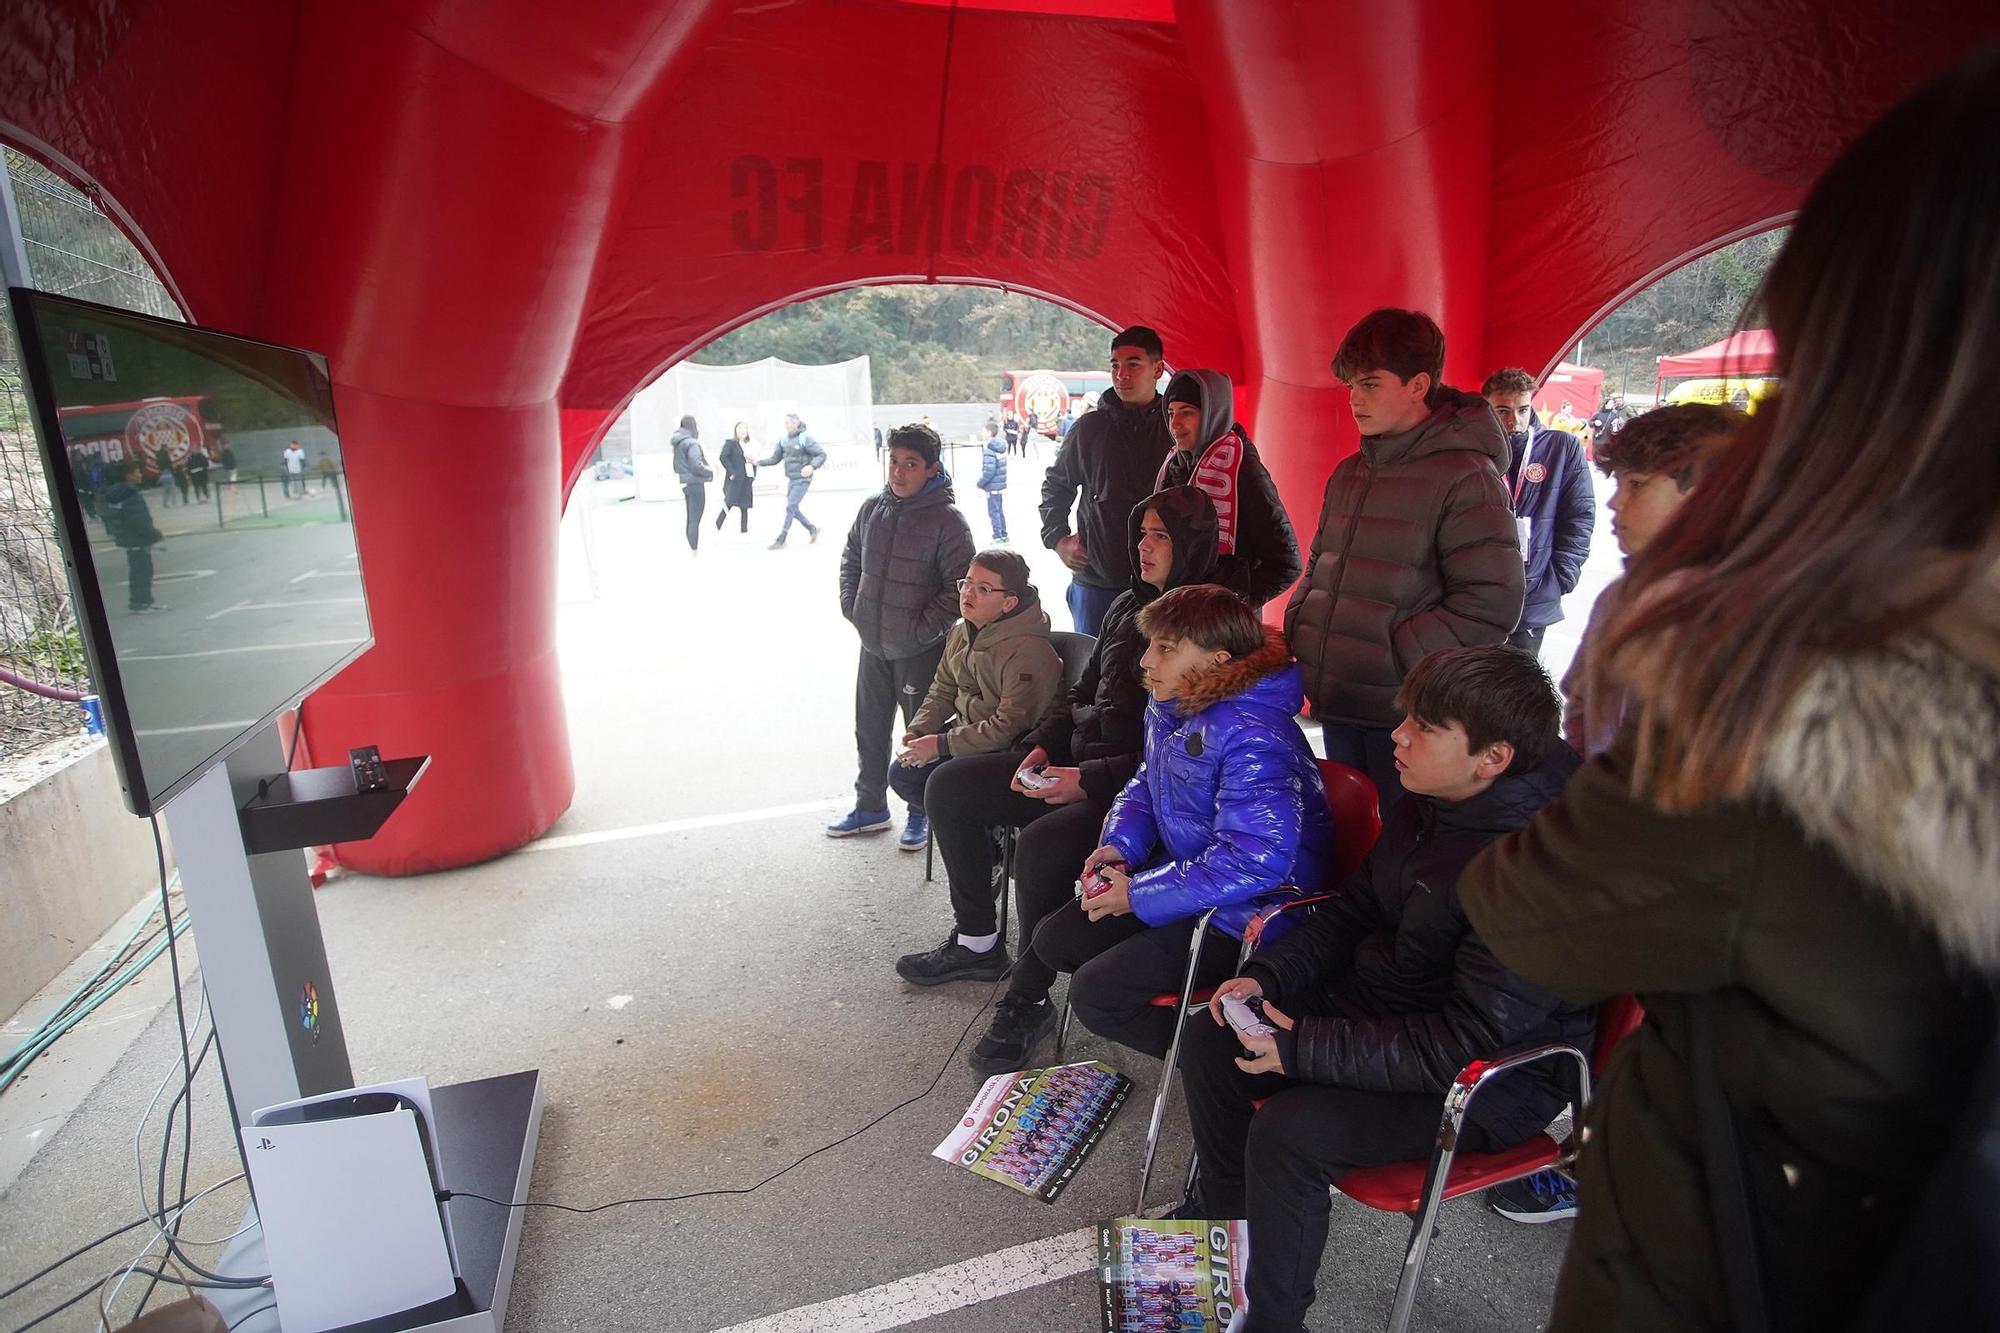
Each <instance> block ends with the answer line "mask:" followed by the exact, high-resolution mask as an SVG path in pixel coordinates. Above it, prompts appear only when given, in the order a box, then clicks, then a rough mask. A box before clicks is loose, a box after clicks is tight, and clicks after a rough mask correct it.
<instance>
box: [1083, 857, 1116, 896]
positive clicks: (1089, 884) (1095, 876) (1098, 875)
mask: <svg viewBox="0 0 2000 1333" xmlns="http://www.w3.org/2000/svg"><path fill="white" fill-rule="evenodd" d="M1114 867H1116V868H1117V869H1119V870H1123V869H1124V868H1125V863H1124V862H1123V861H1108V862H1106V863H1105V864H1103V865H1101V866H1099V867H1097V869H1095V870H1093V871H1092V872H1091V873H1089V874H1088V875H1085V876H1084V877H1083V878H1082V879H1080V880H1078V881H1077V885H1078V887H1080V888H1081V889H1082V890H1083V896H1084V897H1085V898H1087V899H1088V898H1095V897H1096V896H1097V895H1098V894H1100V893H1103V892H1104V891H1105V890H1106V889H1108V888H1110V887H1111V876H1109V875H1107V874H1105V873H1104V872H1105V871H1107V870H1110V869H1112V868H1114Z"/></svg>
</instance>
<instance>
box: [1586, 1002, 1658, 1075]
mask: <svg viewBox="0 0 2000 1333" xmlns="http://www.w3.org/2000/svg"><path fill="white" fill-rule="evenodd" d="M1645 1017H1646V1008H1645V1006H1644V1005H1642V1004H1640V1003H1639V1002H1638V1000H1636V999H1634V998H1633V997H1632V996H1630V995H1614V996H1612V997H1611V998H1610V999H1608V1000H1606V1001H1605V1002H1604V1003H1602V1004H1600V1005H1598V1006H1597V1046H1596V1048H1595V1049H1593V1050H1592V1051H1591V1053H1590V1072H1591V1073H1592V1074H1593V1075H1596V1074H1602V1073H1603V1072H1604V1066H1606V1065H1607V1064H1609V1063H1611V1053H1612V1052H1613V1051H1615V1050H1617V1049H1618V1043H1619V1042H1621V1041H1623V1040H1625V1038H1627V1037H1629V1036H1631V1035H1632V1033H1633V1032H1635V1031H1636V1030H1637V1029H1638V1027H1639V1024H1640V1022H1641V1021H1642V1020H1644V1018H1645Z"/></svg>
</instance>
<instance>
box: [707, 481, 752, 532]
mask: <svg viewBox="0 0 2000 1333" xmlns="http://www.w3.org/2000/svg"><path fill="white" fill-rule="evenodd" d="M723 494H724V495H725V496H727V495H728V492H727V491H724V492H723ZM730 508H731V506H730V503H729V501H728V500H727V499H724V500H723V502H722V507H721V508H720V509H718V510H716V511H715V530H716V531H717V532H720V531H722V524H723V522H724V521H725V520H726V519H728V517H729V510H730ZM735 509H736V516H737V517H738V518H739V519H741V520H742V527H740V528H739V529H738V531H740V532H748V531H750V506H749V505H736V506H735Z"/></svg>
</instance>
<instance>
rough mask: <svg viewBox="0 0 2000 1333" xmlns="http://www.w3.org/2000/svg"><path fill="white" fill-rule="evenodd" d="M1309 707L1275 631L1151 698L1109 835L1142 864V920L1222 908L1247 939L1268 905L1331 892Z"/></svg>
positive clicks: (1135, 890) (1225, 920)
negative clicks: (1171, 694) (1141, 748)
mask: <svg viewBox="0 0 2000 1333" xmlns="http://www.w3.org/2000/svg"><path fill="white" fill-rule="evenodd" d="M1301 702H1302V691H1301V690H1300V687H1299V669H1298V667H1297V666H1296V665H1295V664H1294V663H1293V662H1292V651H1291V649H1289V648H1287V647H1286V646H1285V636H1284V635H1282V634H1280V633H1279V632H1278V631H1277V630H1275V629H1267V630H1266V631H1265V639H1264V646H1263V647H1262V648H1259V649H1258V650H1257V651H1256V652H1254V653H1251V654H1250V655H1249V656H1247V657H1239V658H1232V659H1231V660H1229V661H1227V662H1224V663H1223V664H1222V665H1221V666H1218V667H1212V668H1209V669H1207V670H1205V671H1202V672H1201V673H1199V674H1197V675H1195V676H1194V677H1193V678H1192V679H1191V681H1190V682H1189V689H1188V691H1187V693H1185V694H1184V695H1183V696H1182V697H1181V698H1178V699H1173V700H1169V701H1167V702H1165V703H1162V702H1161V701H1159V700H1158V699H1154V700H1151V701H1150V702H1149V703H1148V704H1147V705H1146V759H1145V763H1143V764H1141V765H1140V767H1139V771H1138V772H1137V773H1136V774H1134V775H1133V777H1132V780H1131V781H1130V782H1128V783H1126V784H1125V790H1124V791H1122V792H1120V793H1119V794H1118V799H1117V800H1115V801H1113V802H1112V803H1111V812H1110V813H1109V814H1107V815H1106V816H1105V817H1104V832H1103V834H1102V837H1101V841H1102V842H1104V843H1105V845H1107V846H1111V847H1116V848H1117V849H1118V850H1119V851H1121V852H1123V853H1124V855H1125V860H1126V861H1127V862H1128V863H1129V864H1130V865H1131V866H1132V867H1133V875H1132V890H1131V892H1132V912H1133V914H1134V915H1135V916H1137V917H1138V918H1139V919H1140V920H1141V921H1143V922H1145V923H1146V924H1147V925H1149V926H1164V925H1166V924H1168V923H1169V922H1173V921H1180V920H1184V919H1185V918H1187V917H1191V916H1197V915H1199V914H1201V913H1202V912H1205V911H1207V910H1208V909H1209V908H1211V907H1213V908H1217V909H1219V910H1218V911H1217V912H1216V914H1215V920H1214V925H1216V926H1217V927H1219V928H1220V929H1222V930H1225V931H1227V932H1228V933H1229V934H1231V935H1234V936H1236V937H1237V938H1238V939H1241V938H1242V937H1243V930H1244V927H1245V926H1246V925H1247V924H1248V923H1249V920H1250V918H1251V917H1253V916H1255V915H1256V914H1257V913H1258V912H1259V911H1261V910H1262V909H1263V908H1266V907H1270V906H1273V905H1275V904H1277V903H1279V902H1281V901H1283V900H1284V899H1286V898H1291V897H1297V896H1299V894H1300V893H1301V892H1308V893H1310V892H1317V891H1318V890H1319V889H1320V888H1321V887H1322V885H1321V880H1322V878H1323V877H1324V876H1325V874H1326V871H1327V866H1328V865H1329V863H1330V859H1331V858H1330V852H1331V849H1332V843H1333V833H1332V827H1331V825H1330V823H1329V822H1328V819H1327V813H1326V788H1325V786H1324V785H1323V784H1322V783H1321V781H1320V774H1319V765H1318V764H1316V763H1315V762H1314V761H1313V753H1312V747H1311V746H1310V745H1308V744H1306V737H1305V733H1304V732H1302V731H1300V730H1299V724H1298V721H1297V714H1298V711H1299V704H1300V703H1301Z"/></svg>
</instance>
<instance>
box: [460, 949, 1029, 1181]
mask: <svg viewBox="0 0 2000 1333" xmlns="http://www.w3.org/2000/svg"><path fill="white" fill-rule="evenodd" d="M1012 971H1013V969H1012V968H1009V969H1008V971H1007V972H1006V973H1002V974H1001V976H1000V977H999V978H998V979H997V980H996V981H994V983H993V986H992V988H991V989H989V990H988V991H987V992H986V1002H985V1003H984V1004H982V1005H980V1006H979V1009H978V1011H977V1012H975V1013H974V1014H973V1015H972V1017H971V1018H969V1019H967V1020H966V1023H965V1030H964V1031H962V1032H960V1033H959V1034H958V1040H957V1041H955V1042H953V1043H952V1046H951V1050H950V1052H949V1053H948V1054H946V1056H945V1058H944V1063H943V1064H942V1065H940V1066H939V1067H938V1071H937V1073H936V1074H935V1075H933V1076H932V1078H931V1081H930V1085H929V1086H928V1087H926V1088H925V1089H924V1090H923V1091H922V1092H920V1093H917V1094H916V1095H915V1096H913V1097H905V1098H904V1099H903V1100H902V1101H900V1102H897V1103H896V1104H895V1105H894V1106H892V1107H890V1108H889V1109H888V1110H886V1111H884V1112H882V1114H880V1115H878V1116H876V1117H875V1118H874V1119H873V1120H870V1121H869V1122H868V1123H867V1124H865V1125H863V1126H862V1127H861V1128H859V1129H857V1130H855V1131H853V1132H852V1133H849V1134H843V1135H841V1136H840V1137H839V1138H837V1139H835V1140H834V1141H833V1142H831V1143H827V1144H822V1145H821V1146H820V1147H817V1148H814V1149H813V1150H812V1151H811V1152H809V1153H807V1154H806V1155H805V1156H803V1157H800V1158H798V1159H797V1160H796V1161H793V1162H791V1163H790V1164H789V1165H786V1166H784V1167H781V1168H779V1169H778V1170H776V1171H773V1172H772V1173H771V1174H770V1175H768V1176H765V1177H764V1178H763V1179H762V1180H760V1181H758V1182H757V1183H756V1184H754V1185H744V1186H740V1187H738V1188H735V1189H719V1190H695V1191H694V1192H693V1193H691V1194H665V1195H640V1196H638V1197H636V1198H630V1199H613V1200H611V1202H609V1203H600V1204H593V1205H591V1206H589V1207H578V1206H576V1205H574V1204H567V1203H543V1202H540V1201H538V1200H535V1199H529V1200H527V1201H525V1202H523V1203H509V1202H508V1201H507V1200H505V1199H494V1198H489V1197H488V1196H486V1195H484V1194H473V1193H470V1192H469V1191H466V1190H443V1191H440V1192H439V1195H438V1197H439V1198H440V1199H478V1200H479V1201H480V1202H481V1203H490V1204H493V1205H494V1206H496V1207H499V1208H550V1209H554V1210H556V1211H558V1212H564V1213H601V1212H603V1211H604V1210H605V1209H607V1208H623V1207H625V1206H627V1205H628V1204H635V1203H684V1202H686V1201H687V1200H689V1199H712V1198H717V1197H719V1196H721V1195H725V1194H750V1193H753V1192H754V1191H757V1190H760V1189H763V1188H764V1186H766V1185H768V1184H770V1183H771V1182H772V1181H774V1180H776V1179H777V1178H778V1177H779V1176H782V1175H785V1174H787V1173H788V1172H790V1171H792V1170H794V1169H795V1168H797V1167H801V1166H804V1165H805V1164H806V1163H807V1162H810V1161H811V1160H812V1159H813V1158H815V1157H817V1156H819V1155H820V1154H821V1153H823V1152H831V1151H832V1150H833V1149H835V1148H838V1147H839V1146H840V1145H841V1144H843V1143H849V1142H852V1141H853V1140H855V1139H858V1138H860V1137H861V1136H862V1135H863V1134H866V1133H867V1132H868V1131H869V1130H871V1129H873V1128H875V1126H877V1125H879V1124H881V1123H882V1122H883V1121H884V1120H887V1119H888V1118H889V1117H890V1116H892V1115H894V1114H896V1112H898V1111H900V1110H902V1109H903V1108H904V1107H906V1106H914V1105H916V1104H917V1103H918V1102H920V1101H922V1100H923V1099H924V1098H926V1097H928V1096H930V1095H931V1094H932V1093H933V1092H936V1091H937V1086H938V1084H939V1083H942V1082H943V1081H944V1076H945V1073H946V1071H948V1070H949V1069H950V1068H951V1064H952V1061H953V1060H955V1059H957V1058H958V1053H959V1050H960V1049H961V1048H962V1047H964V1045H965V1039H966V1038H967V1037H969V1036H971V1035H972V1025H973V1024H974V1023H977V1022H978V1021H979V1020H980V1018H981V1016H983V1015H984V1014H985V1013H986V1011H987V1010H988V1009H990V1008H992V1007H993V999H994V996H995V994H996V993H997V992H998V991H999V989H1000V987H1001V986H1002V985H1004V984H1005V983H1006V982H1007V980H1008V976H1009V975H1010V974H1011V973H1012Z"/></svg>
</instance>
